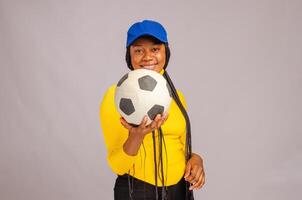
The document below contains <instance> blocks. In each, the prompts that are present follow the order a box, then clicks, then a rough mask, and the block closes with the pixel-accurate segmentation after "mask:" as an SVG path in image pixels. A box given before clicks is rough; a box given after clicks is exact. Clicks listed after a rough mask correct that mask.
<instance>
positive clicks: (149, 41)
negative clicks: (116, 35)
mask: <svg viewBox="0 0 302 200" xmlns="http://www.w3.org/2000/svg"><path fill="white" fill-rule="evenodd" d="M159 44H162V43H161V42H160V41H159V40H157V39H155V38H153V37H150V36H143V37H140V38H138V39H137V40H135V41H134V42H133V44H132V45H133V46H143V45H159Z"/></svg>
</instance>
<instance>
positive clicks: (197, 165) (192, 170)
mask: <svg viewBox="0 0 302 200" xmlns="http://www.w3.org/2000/svg"><path fill="white" fill-rule="evenodd" d="M184 178H185V180H186V181H188V182H190V183H191V186H190V188H189V189H190V190H193V189H200V188H201V187H202V186H203V185H204V183H205V173H204V169H203V160H202V158H201V157H200V156H199V155H198V154H195V153H192V156H191V158H190V159H189V160H188V162H187V166H186V171H185V175H184Z"/></svg>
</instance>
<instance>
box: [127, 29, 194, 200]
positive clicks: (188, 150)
mask: <svg viewBox="0 0 302 200" xmlns="http://www.w3.org/2000/svg"><path fill="white" fill-rule="evenodd" d="M142 37H144V38H149V39H151V40H153V41H154V42H155V43H156V44H162V43H163V42H161V41H160V40H158V39H156V38H154V37H152V36H148V35H144V36H142ZM163 44H164V46H165V53H166V62H165V65H164V67H163V69H164V73H163V76H164V78H165V79H166V81H167V83H168V85H169V86H170V88H171V92H172V98H173V99H174V101H175V102H176V104H177V106H178V108H179V109H180V111H181V113H182V114H183V116H184V118H185V121H186V144H185V158H186V163H187V161H188V160H189V159H190V158H191V154H192V143H191V123H190V119H189V115H188V113H187V111H186V110H185V108H184V106H183V104H182V103H181V101H180V98H179V96H178V94H177V90H176V88H175V86H174V84H173V82H172V80H171V78H170V76H169V74H168V72H167V70H166V68H167V66H168V63H169V60H170V56H171V52H170V48H169V44H168V43H163ZM130 46H131V45H129V46H128V47H127V48H126V56H125V59H126V63H127V66H128V68H129V69H130V70H134V68H133V66H132V63H131V56H130ZM158 133H159V137H158V140H159V141H158V142H159V161H158V162H157V160H156V148H155V132H154V131H152V138H153V151H154V166H155V191H156V194H155V195H156V200H158V187H157V185H158V184H157V175H160V179H161V182H162V200H165V199H167V193H166V190H167V189H166V187H165V186H164V183H165V179H164V172H163V171H164V170H163V155H162V146H163V145H164V148H165V150H166V145H165V139H164V135H163V131H162V129H161V127H159V128H158ZM165 152H166V153H167V151H165ZM166 156H167V155H166ZM159 169H160V171H159ZM189 187H190V183H189V182H187V181H186V200H194V197H193V191H191V190H189ZM131 193H132V192H130V191H129V194H131ZM130 199H131V196H130Z"/></svg>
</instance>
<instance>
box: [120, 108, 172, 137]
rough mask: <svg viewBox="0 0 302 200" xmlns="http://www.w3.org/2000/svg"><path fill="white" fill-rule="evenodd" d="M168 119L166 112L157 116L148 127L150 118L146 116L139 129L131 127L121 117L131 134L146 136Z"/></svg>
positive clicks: (122, 122)
mask: <svg viewBox="0 0 302 200" xmlns="http://www.w3.org/2000/svg"><path fill="white" fill-rule="evenodd" d="M167 118H168V114H167V113H166V112H165V113H164V114H163V115H160V114H157V115H156V117H155V119H154V120H153V121H152V122H151V123H150V124H149V125H147V121H148V117H147V116H144V118H143V120H142V122H141V124H140V125H139V126H138V127H134V126H132V125H130V124H129V123H128V122H127V121H126V120H125V119H124V118H123V117H121V124H122V125H123V126H124V127H125V128H126V129H128V130H129V133H130V134H135V135H140V136H145V135H146V134H148V133H150V132H152V131H154V129H157V128H159V127H160V126H161V125H162V124H163V123H164V122H165V121H166V120H167Z"/></svg>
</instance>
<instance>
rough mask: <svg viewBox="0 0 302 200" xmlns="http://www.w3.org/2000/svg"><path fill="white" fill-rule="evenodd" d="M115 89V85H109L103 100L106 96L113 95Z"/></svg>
mask: <svg viewBox="0 0 302 200" xmlns="http://www.w3.org/2000/svg"><path fill="white" fill-rule="evenodd" d="M115 89H116V84H113V85H111V86H110V87H109V88H108V89H107V90H106V92H105V94H104V97H103V99H105V98H106V97H108V96H112V95H114V92H115Z"/></svg>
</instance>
